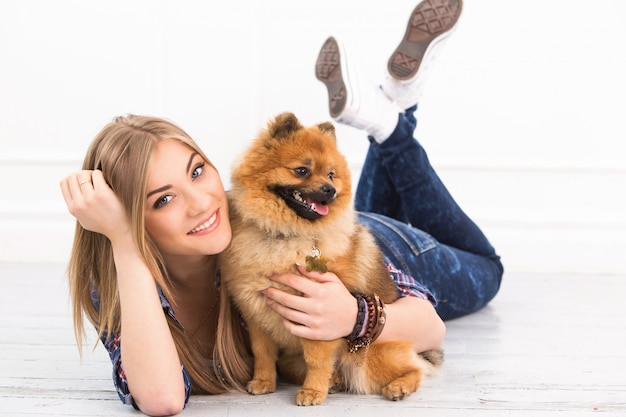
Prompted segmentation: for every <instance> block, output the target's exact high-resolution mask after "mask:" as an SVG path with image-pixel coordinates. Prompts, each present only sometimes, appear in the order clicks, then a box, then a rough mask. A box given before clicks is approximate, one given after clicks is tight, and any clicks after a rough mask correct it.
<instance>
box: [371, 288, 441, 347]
mask: <svg viewBox="0 0 626 417" xmlns="http://www.w3.org/2000/svg"><path fill="white" fill-rule="evenodd" d="M385 312H386V315H387V319H386V323H385V327H384V328H383V332H382V333H381V334H380V336H379V337H378V339H377V341H399V340H406V341H410V342H412V343H413V344H414V346H415V351H416V352H425V351H427V350H432V349H440V348H441V346H442V344H443V339H444V336H445V334H446V326H445V324H444V323H443V321H442V320H441V318H439V316H438V315H437V312H436V311H435V309H434V307H433V306H432V304H431V303H430V301H428V300H424V299H421V298H417V297H404V298H400V299H398V300H396V301H394V302H393V303H391V304H387V305H385Z"/></svg>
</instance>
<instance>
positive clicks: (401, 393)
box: [383, 381, 413, 401]
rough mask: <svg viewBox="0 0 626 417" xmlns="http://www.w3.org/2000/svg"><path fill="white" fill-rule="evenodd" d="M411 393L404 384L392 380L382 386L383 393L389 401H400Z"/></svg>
mask: <svg viewBox="0 0 626 417" xmlns="http://www.w3.org/2000/svg"><path fill="white" fill-rule="evenodd" d="M412 393H413V390H411V389H409V387H407V386H406V385H405V384H403V383H401V382H397V381H392V382H391V383H390V384H389V385H387V386H385V387H383V395H384V396H385V398H387V399H388V400H391V401H400V400H403V399H405V398H406V397H408V396H409V395H411V394H412Z"/></svg>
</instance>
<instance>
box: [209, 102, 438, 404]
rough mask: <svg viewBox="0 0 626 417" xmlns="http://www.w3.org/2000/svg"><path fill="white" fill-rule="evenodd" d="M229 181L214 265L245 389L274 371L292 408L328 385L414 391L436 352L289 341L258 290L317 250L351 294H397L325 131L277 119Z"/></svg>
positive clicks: (317, 400) (396, 345) (324, 126)
mask: <svg viewBox="0 0 626 417" xmlns="http://www.w3.org/2000/svg"><path fill="white" fill-rule="evenodd" d="M231 183H232V184H231V186H232V188H231V190H230V192H229V199H230V212H231V222H232V228H233V240H232V242H231V244H230V246H229V247H228V248H227V250H226V251H225V252H224V253H223V256H221V258H220V265H221V270H222V282H223V284H224V285H226V286H227V288H228V292H229V293H230V294H231V295H232V297H233V300H234V302H235V304H236V305H237V307H238V308H239V310H240V311H241V314H242V316H243V318H244V320H245V321H246V323H247V326H248V329H249V331H250V341H251V346H252V351H253V355H254V376H253V379H252V380H251V381H250V382H249V383H248V387H247V389H248V392H250V393H251V394H265V393H269V392H273V391H274V390H275V388H276V377H277V371H276V367H277V365H278V369H279V370H280V374H281V375H283V376H284V377H285V378H286V379H287V380H288V381H290V382H293V383H298V384H303V385H302V389H300V391H299V392H298V394H297V396H296V403H297V404H298V405H315V404H321V403H323V402H324V400H325V399H326V395H327V393H328V392H329V389H330V390H331V392H333V391H334V390H337V389H340V388H341V389H347V390H348V391H350V392H355V393H363V394H375V393H376V394H382V395H384V396H385V397H387V398H389V399H392V400H399V399H402V398H404V397H406V396H407V395H409V394H411V393H412V392H414V391H415V390H416V389H417V388H418V387H419V384H420V381H421V377H422V372H423V370H425V369H426V368H428V369H431V368H432V367H433V364H435V365H439V364H440V362H441V357H440V356H438V355H437V354H436V353H431V354H430V355H426V356H422V355H417V354H416V353H415V352H414V351H413V349H412V346H411V344H410V343H401V342H392V343H375V344H372V345H371V346H369V348H363V349H360V350H358V351H357V352H356V353H349V352H348V347H347V342H346V340H344V339H338V340H333V341H313V340H308V339H301V338H297V337H295V336H293V335H291V334H290V333H288V332H287V330H286V329H285V327H284V326H283V324H282V319H281V317H280V316H279V315H278V314H277V313H276V312H274V311H273V310H272V309H270V308H269V307H268V306H267V304H266V302H265V298H264V296H263V295H262V294H261V293H260V291H261V290H262V289H265V288H267V287H268V286H270V285H278V284H276V283H271V282H270V280H269V279H268V278H267V276H268V274H270V273H274V272H285V271H292V272H294V271H296V269H295V264H296V263H300V264H304V262H305V259H306V257H307V256H311V255H312V249H313V248H317V249H319V251H321V254H322V255H323V256H324V258H326V260H327V267H328V270H330V271H332V272H334V273H335V274H337V276H338V277H339V278H340V279H341V280H342V282H343V283H344V285H345V286H346V287H347V288H348V289H349V290H350V291H351V292H354V293H360V294H377V295H378V296H380V298H381V299H382V300H383V301H384V302H386V303H389V302H392V301H394V300H395V299H396V298H397V289H396V286H395V284H394V282H393V280H392V279H391V277H390V274H389V271H388V270H387V268H386V266H385V265H384V261H383V258H382V255H381V253H380V251H379V249H378V247H377V246H376V243H375V241H374V239H373V238H372V236H371V235H370V234H369V232H367V230H366V229H365V228H364V227H363V226H361V225H359V224H358V223H357V222H356V217H355V212H354V210H353V209H352V201H351V182H350V171H349V168H348V165H347V163H346V160H345V158H344V157H343V155H341V154H340V153H339V151H338V149H337V144H336V139H335V129H334V127H333V125H332V124H331V123H321V124H318V125H316V126H312V127H308V128H304V127H303V126H302V125H301V124H300V122H299V121H298V119H296V117H295V116H294V115H293V114H291V113H283V114H280V115H278V116H277V117H276V118H275V120H273V121H271V122H270V123H268V127H267V129H266V130H264V131H263V132H261V134H260V135H259V137H258V138H257V139H256V140H255V141H254V142H253V143H252V145H251V146H250V148H249V149H248V150H247V151H246V152H245V153H244V154H243V155H242V157H241V158H240V159H239V160H238V161H237V163H236V164H235V166H234V169H233V173H232V178H231ZM283 289H285V290H290V289H288V288H284V287H283ZM290 291H292V292H293V290H290ZM425 357H426V358H427V359H428V360H425V359H424V358H425Z"/></svg>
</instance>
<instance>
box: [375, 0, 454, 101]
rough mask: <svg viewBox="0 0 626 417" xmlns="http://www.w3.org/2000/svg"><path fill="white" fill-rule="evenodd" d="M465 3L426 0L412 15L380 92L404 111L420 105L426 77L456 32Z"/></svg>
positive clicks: (389, 64)
mask: <svg viewBox="0 0 626 417" xmlns="http://www.w3.org/2000/svg"><path fill="white" fill-rule="evenodd" d="M462 9H463V2H462V0H424V1H422V2H421V3H419V4H418V5H417V6H416V7H415V8H414V9H413V12H411V17H410V18H409V22H408V24H407V28H406V31H405V33H404V37H403V38H402V41H401V42H400V44H399V45H398V47H397V48H396V50H395V51H394V52H393V54H391V57H390V58H389V61H388V63H387V71H388V74H389V75H388V76H387V77H386V78H385V80H384V82H383V84H382V85H381V88H382V89H383V91H384V92H385V94H386V95H387V97H389V98H390V99H391V100H393V101H394V102H396V104H397V105H398V106H399V107H401V108H402V109H408V108H409V107H412V106H414V105H415V104H417V103H418V102H419V99H420V98H421V95H422V92H423V89H424V82H425V79H426V74H427V73H428V70H429V68H430V66H431V64H432V62H433V60H434V58H435V56H436V55H437V53H438V52H439V51H440V50H441V47H442V46H443V45H444V44H445V41H446V40H447V39H448V37H449V36H450V35H451V34H452V33H453V32H454V30H455V29H456V25H457V23H458V21H459V17H460V16H461V11H462Z"/></svg>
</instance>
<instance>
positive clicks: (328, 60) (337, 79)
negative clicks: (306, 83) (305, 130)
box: [315, 37, 348, 117]
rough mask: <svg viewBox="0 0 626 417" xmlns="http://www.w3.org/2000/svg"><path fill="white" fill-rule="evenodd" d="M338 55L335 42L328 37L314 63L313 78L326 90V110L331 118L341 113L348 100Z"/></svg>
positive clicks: (337, 46)
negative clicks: (321, 83) (323, 85)
mask: <svg viewBox="0 0 626 417" xmlns="http://www.w3.org/2000/svg"><path fill="white" fill-rule="evenodd" d="M339 54H340V51H339V45H338V44H337V41H336V40H335V38H333V37H330V38H328V39H326V42H324V45H322V49H320V53H319V55H318V57H317V61H316V62H315V76H316V77H317V79H318V80H320V81H321V82H323V83H324V84H325V85H326V88H327V89H328V109H329V111H330V115H331V116H332V117H338V116H339V115H340V114H341V113H342V112H343V110H344V109H345V107H346V103H347V100H348V95H347V91H346V84H345V83H344V81H343V74H342V72H341V57H340V55H339Z"/></svg>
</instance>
